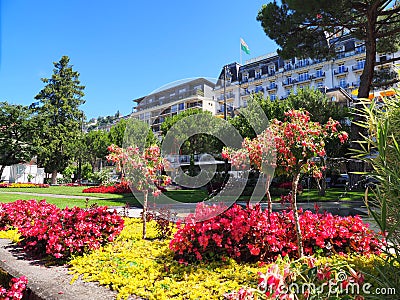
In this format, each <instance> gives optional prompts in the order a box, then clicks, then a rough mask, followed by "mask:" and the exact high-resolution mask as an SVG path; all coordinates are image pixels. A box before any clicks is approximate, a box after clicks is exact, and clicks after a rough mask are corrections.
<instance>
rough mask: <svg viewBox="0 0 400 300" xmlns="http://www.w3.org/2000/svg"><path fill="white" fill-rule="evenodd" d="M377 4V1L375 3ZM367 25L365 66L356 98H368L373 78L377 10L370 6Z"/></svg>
mask: <svg viewBox="0 0 400 300" xmlns="http://www.w3.org/2000/svg"><path fill="white" fill-rule="evenodd" d="M377 2H379V1H377ZM367 18H368V25H367V27H366V28H365V29H366V33H367V34H366V40H365V66H364V71H363V73H362V75H361V78H360V87H359V89H358V98H368V96H369V90H370V88H371V84H372V79H373V77H374V67H375V60H376V38H375V26H376V21H377V8H376V7H375V5H374V6H372V7H371V8H370V10H369V11H368V12H367Z"/></svg>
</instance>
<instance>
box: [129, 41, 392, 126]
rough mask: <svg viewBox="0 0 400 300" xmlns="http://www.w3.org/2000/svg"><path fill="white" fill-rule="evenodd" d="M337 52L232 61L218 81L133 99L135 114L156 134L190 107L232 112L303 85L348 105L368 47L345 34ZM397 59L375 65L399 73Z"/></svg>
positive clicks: (280, 96) (200, 81)
mask: <svg viewBox="0 0 400 300" xmlns="http://www.w3.org/2000/svg"><path fill="white" fill-rule="evenodd" d="M336 52H337V55H336V57H335V58H333V59H324V60H315V59H310V58H307V59H298V58H292V59H287V60H285V59H282V58H281V57H279V55H278V54H277V53H271V54H267V55H264V56H261V57H256V58H253V59H250V60H248V61H246V63H245V64H244V65H240V64H238V63H237V62H234V63H230V64H228V65H225V66H224V67H223V68H222V70H221V71H220V73H219V76H218V80H217V83H216V84H214V83H213V82H211V81H209V80H207V79H204V78H198V79H194V80H192V81H187V82H184V83H180V84H177V85H175V86H170V87H168V88H165V89H162V90H160V91H157V92H154V93H152V94H150V95H148V96H146V97H141V98H138V99H135V100H133V101H134V102H135V103H136V106H135V107H134V110H133V112H132V114H131V116H132V117H135V118H138V119H140V120H143V121H145V122H147V123H149V124H150V125H151V126H152V129H153V131H154V132H155V133H160V124H161V123H162V122H163V121H164V120H165V118H166V117H168V116H173V115H175V114H177V113H179V112H182V111H184V110H186V109H188V108H192V107H197V108H201V109H203V110H205V111H210V112H211V113H212V114H214V115H219V116H222V115H223V111H224V102H225V101H226V103H227V112H228V114H230V113H231V112H232V111H233V110H234V109H237V108H240V107H245V106H247V101H248V99H249V97H250V96H251V94H253V93H263V95H264V97H269V98H270V99H271V100H273V101H279V100H282V99H285V98H286V97H288V96H289V95H290V94H291V93H296V91H297V90H298V89H302V88H305V87H310V88H316V89H320V90H323V91H327V92H328V94H329V97H330V99H331V100H332V101H345V104H346V105H349V104H351V103H350V102H351V97H352V96H356V95H357V89H358V87H359V85H360V76H361V74H362V71H363V69H364V64H365V46H363V43H362V42H360V41H357V40H356V39H354V38H351V37H348V38H342V39H341V41H340V43H338V45H337V47H336ZM397 57H400V52H396V53H386V54H380V53H378V54H377V62H382V63H383V64H381V65H379V66H378V67H377V69H378V68H389V69H391V70H396V71H397V70H398V67H399V64H398V63H399V62H398V61H396V62H393V61H390V60H391V59H393V58H397ZM385 61H389V62H388V63H384V62H385ZM224 79H226V80H224ZM338 91H339V93H337V92H338Z"/></svg>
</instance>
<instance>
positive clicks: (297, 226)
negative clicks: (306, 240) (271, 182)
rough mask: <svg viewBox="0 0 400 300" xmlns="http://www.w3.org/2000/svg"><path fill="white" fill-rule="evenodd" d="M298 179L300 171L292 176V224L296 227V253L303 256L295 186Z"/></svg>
mask: <svg viewBox="0 0 400 300" xmlns="http://www.w3.org/2000/svg"><path fill="white" fill-rule="evenodd" d="M299 180H300V172H299V173H297V174H294V176H293V181H292V210H293V216H294V226H295V229H296V236H297V247H298V253H299V257H303V256H304V251H303V236H302V234H301V228H300V221H299V213H298V211H297V187H298V184H299Z"/></svg>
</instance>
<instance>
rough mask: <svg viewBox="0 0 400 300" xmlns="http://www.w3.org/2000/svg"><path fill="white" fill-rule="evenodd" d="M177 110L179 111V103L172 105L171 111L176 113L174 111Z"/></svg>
mask: <svg viewBox="0 0 400 300" xmlns="http://www.w3.org/2000/svg"><path fill="white" fill-rule="evenodd" d="M177 111H178V104H175V105H172V106H171V112H172V113H174V112H177Z"/></svg>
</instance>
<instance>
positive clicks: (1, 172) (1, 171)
mask: <svg viewBox="0 0 400 300" xmlns="http://www.w3.org/2000/svg"><path fill="white" fill-rule="evenodd" d="M5 168H6V166H3V165H2V166H1V167H0V181H1V177H2V176H3V172H4V169H5Z"/></svg>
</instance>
